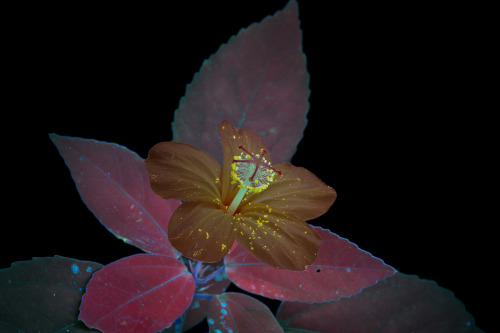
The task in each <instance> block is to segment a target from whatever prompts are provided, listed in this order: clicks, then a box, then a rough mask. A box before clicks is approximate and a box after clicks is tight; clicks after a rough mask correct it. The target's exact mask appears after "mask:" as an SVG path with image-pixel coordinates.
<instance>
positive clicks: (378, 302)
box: [277, 273, 483, 333]
mask: <svg viewBox="0 0 500 333" xmlns="http://www.w3.org/2000/svg"><path fill="white" fill-rule="evenodd" d="M277 318H278V320H279V322H280V323H281V325H282V326H283V327H284V329H285V332H302V331H303V330H306V329H307V332H311V333H312V332H345V333H350V332H352V333H365V332H366V333H368V332H369V333H372V332H379V333H396V332H426V333H447V332H449V333H466V332H467V333H479V332H483V331H482V330H480V329H478V328H477V327H476V326H475V324H474V318H473V317H472V316H471V315H470V314H469V313H467V312H466V311H465V307H464V305H463V303H462V302H460V301H459V300H458V299H456V298H455V297H454V295H453V293H452V292H450V291H449V290H447V289H444V288H441V287H439V286H438V285H437V284H436V283H435V282H434V281H428V280H422V279H419V278H418V277H417V276H411V275H405V274H401V273H397V274H395V275H394V276H392V277H389V278H387V279H385V280H383V281H380V282H378V283H377V284H376V285H374V286H371V287H369V288H366V289H365V290H363V292H361V293H359V294H357V295H354V296H352V297H349V298H342V299H340V300H337V301H333V302H327V303H320V304H307V303H297V302H295V303H292V302H283V303H282V305H281V306H280V308H279V310H278V314H277Z"/></svg>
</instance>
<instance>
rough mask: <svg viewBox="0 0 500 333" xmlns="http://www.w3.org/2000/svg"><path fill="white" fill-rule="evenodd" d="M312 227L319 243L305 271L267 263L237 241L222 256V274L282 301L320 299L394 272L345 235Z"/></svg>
mask: <svg viewBox="0 0 500 333" xmlns="http://www.w3.org/2000/svg"><path fill="white" fill-rule="evenodd" d="M315 229H316V231H317V232H318V234H319V235H320V237H321V239H322V240H323V244H322V245H321V248H320V250H319V252H318V256H317V258H316V260H315V261H314V262H313V264H312V265H310V266H308V267H307V269H306V270H305V271H302V272H296V271H295V272H294V271H288V270H280V269H276V268H273V267H270V266H267V265H265V264H264V263H262V262H260V261H259V260H258V259H256V258H255V257H254V256H253V255H252V254H250V253H249V252H247V251H246V250H244V249H243V247H241V246H239V245H237V246H236V247H235V248H234V249H233V250H232V251H231V252H230V253H229V255H227V256H226V258H225V263H226V274H227V275H228V277H229V279H230V280H231V281H233V282H234V283H235V284H236V285H237V286H238V287H240V288H242V289H245V290H247V291H249V292H252V293H254V294H259V295H262V296H265V297H269V298H277V299H280V300H286V301H301V302H324V301H329V300H334V299H338V298H340V297H346V296H351V295H353V294H356V293H358V292H359V291H361V289H363V288H365V287H368V286H370V285H372V284H374V283H376V282H377V281H379V280H381V279H384V278H386V277H388V276H390V275H392V274H394V273H395V270H394V269H393V268H391V267H390V266H387V265H386V264H384V262H383V261H382V260H380V259H377V258H375V257H373V256H372V255H371V254H369V253H368V252H365V251H363V250H360V249H359V248H358V247H357V246H356V245H355V244H353V243H350V242H349V241H347V240H346V239H344V238H341V237H339V236H337V235H335V234H333V233H331V232H330V231H328V230H325V229H321V228H318V227H316V228H315Z"/></svg>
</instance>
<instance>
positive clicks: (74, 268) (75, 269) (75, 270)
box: [71, 264, 80, 274]
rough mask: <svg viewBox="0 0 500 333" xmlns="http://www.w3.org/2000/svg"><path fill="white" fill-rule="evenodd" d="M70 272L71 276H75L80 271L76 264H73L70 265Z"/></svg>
mask: <svg viewBox="0 0 500 333" xmlns="http://www.w3.org/2000/svg"><path fill="white" fill-rule="evenodd" d="M71 271H72V272H73V274H76V273H78V272H79V271H80V267H78V265H77V264H73V265H71Z"/></svg>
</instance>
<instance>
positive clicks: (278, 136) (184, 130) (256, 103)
mask: <svg viewBox="0 0 500 333" xmlns="http://www.w3.org/2000/svg"><path fill="white" fill-rule="evenodd" d="M308 84H309V76H308V74H307V70H306V62H305V57H304V54H303V53H302V48H301V32H300V28H299V20H298V10H297V3H296V2H295V1H290V2H289V4H288V5H287V6H286V8H285V9H284V10H283V11H280V12H278V13H276V14H275V15H274V16H272V17H267V18H266V19H264V20H263V21H262V22H261V23H256V24H253V25H251V26H250V27H248V28H247V29H243V30H241V31H240V32H239V34H238V35H237V36H236V37H233V38H231V39H230V40H229V42H228V43H227V44H225V45H222V46H221V48H220V49H219V50H218V51H217V53H215V54H214V55H213V56H212V57H210V58H209V59H208V60H207V61H205V62H204V63H203V66H202V67H201V69H200V71H199V72H198V73H197V74H196V75H195V77H194V79H193V82H192V83H191V84H190V85H188V87H187V89H186V94H185V96H184V97H183V99H181V102H180V105H179V108H178V109H177V111H176V114H175V121H174V123H173V133H174V141H180V142H185V143H189V144H192V145H195V146H197V147H199V148H201V149H203V150H204V151H206V152H208V153H209V154H210V155H212V156H214V157H215V158H216V159H217V160H218V161H222V149H221V148H220V145H219V139H218V136H219V134H218V131H217V127H218V125H219V123H220V122H221V121H222V120H228V121H230V122H231V123H232V124H233V125H234V126H235V127H236V128H247V129H251V130H254V131H255V132H257V133H258V134H259V135H260V136H261V137H262V138H263V140H264V142H265V144H266V146H267V148H268V150H269V153H270V156H272V158H273V161H274V162H275V163H280V162H285V161H289V160H290V159H291V158H292V156H293V154H294V153H295V150H296V147H297V144H298V143H299V141H300V139H301V138H302V133H303V131H304V128H305V126H306V122H307V120H306V113H307V111H308V108H309V104H308V98H309V87H308Z"/></svg>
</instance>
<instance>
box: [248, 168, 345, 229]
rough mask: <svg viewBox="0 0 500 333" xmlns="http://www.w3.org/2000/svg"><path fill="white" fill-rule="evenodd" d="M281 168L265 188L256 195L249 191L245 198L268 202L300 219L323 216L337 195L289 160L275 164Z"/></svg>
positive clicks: (257, 201)
mask: <svg viewBox="0 0 500 333" xmlns="http://www.w3.org/2000/svg"><path fill="white" fill-rule="evenodd" d="M274 167H275V168H276V169H277V170H280V171H281V175H276V177H275V178H274V181H273V182H272V183H271V184H270V185H269V187H268V188H267V189H265V190H263V191H262V192H260V193H257V194H249V195H248V196H247V198H246V199H247V201H248V202H251V203H262V204H266V205H269V207H272V209H273V210H276V211H277V212H280V213H285V214H287V215H288V214H290V215H293V216H295V217H297V218H299V219H301V220H303V221H305V220H309V219H313V218H316V217H318V216H320V215H323V214H324V213H325V212H326V211H328V209H329V208H330V206H331V205H332V204H333V202H334V201H335V199H336V198H337V193H336V192H335V191H334V190H333V188H331V187H329V186H327V185H326V184H325V183H323V182H322V181H321V180H320V179H319V178H318V177H316V176H315V175H314V174H313V173H311V172H310V171H308V170H307V169H304V168H301V167H295V166H293V165H292V164H290V163H283V164H276V165H274Z"/></svg>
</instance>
